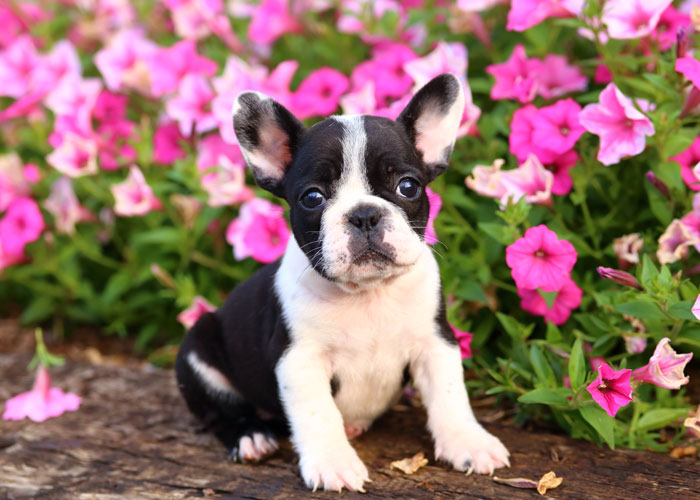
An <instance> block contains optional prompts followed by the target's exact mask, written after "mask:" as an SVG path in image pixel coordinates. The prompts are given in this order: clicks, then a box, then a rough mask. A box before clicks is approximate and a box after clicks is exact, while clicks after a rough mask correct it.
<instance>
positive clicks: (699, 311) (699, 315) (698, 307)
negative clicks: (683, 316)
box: [690, 295, 700, 321]
mask: <svg viewBox="0 0 700 500" xmlns="http://www.w3.org/2000/svg"><path fill="white" fill-rule="evenodd" d="M690 311H691V312H692V313H693V316H695V319H697V320H698V321H700V295H698V297H697V298H696V299H695V303H694V304H693V307H691V308H690Z"/></svg>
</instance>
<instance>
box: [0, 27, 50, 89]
mask: <svg viewBox="0 0 700 500" xmlns="http://www.w3.org/2000/svg"><path fill="white" fill-rule="evenodd" d="M41 62H42V61H41V56H40V55H39V54H38V53H37V51H36V47H35V46H34V42H33V41H32V39H31V37H30V36H29V35H21V36H19V37H17V38H16V39H15V40H14V42H13V43H12V44H11V45H10V46H8V47H7V48H6V49H4V50H0V82H2V85H0V96H9V97H14V98H15V99H17V98H20V97H22V96H24V95H25V94H28V93H29V91H30V90H32V87H33V78H34V75H35V73H36V71H37V69H38V68H39V66H40V65H41Z"/></svg>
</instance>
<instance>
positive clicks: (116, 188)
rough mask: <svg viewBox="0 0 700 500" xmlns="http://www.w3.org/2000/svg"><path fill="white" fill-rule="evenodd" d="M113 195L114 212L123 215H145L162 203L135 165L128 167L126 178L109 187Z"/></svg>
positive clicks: (157, 208)
mask: <svg viewBox="0 0 700 500" xmlns="http://www.w3.org/2000/svg"><path fill="white" fill-rule="evenodd" d="M110 190H111V191H112V195H113V196H114V200H115V202H116V203H115V204H114V213H116V214H117V215H121V216H123V217H132V216H135V215H145V214H147V213H148V212H150V211H151V210H159V209H160V208H162V206H163V205H162V203H161V202H160V200H159V199H158V198H156V197H155V196H154V195H153V190H152V189H151V187H150V186H149V185H148V184H147V183H146V179H145V178H144V176H143V173H142V172H141V169H140V168H139V167H137V166H132V167H131V168H130V169H129V175H128V176H127V178H126V179H125V180H124V181H123V182H120V183H118V184H113V185H112V186H111V187H110Z"/></svg>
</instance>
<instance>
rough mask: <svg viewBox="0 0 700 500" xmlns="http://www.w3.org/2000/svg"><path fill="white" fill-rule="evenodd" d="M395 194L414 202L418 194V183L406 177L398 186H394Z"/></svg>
mask: <svg viewBox="0 0 700 500" xmlns="http://www.w3.org/2000/svg"><path fill="white" fill-rule="evenodd" d="M396 192H397V193H398V195H399V196H401V197H402V198H408V199H409V200H415V199H416V198H418V195H419V194H420V185H419V184H418V181H417V180H415V179H412V178H411V177H406V178H405V179H401V182H399V185H398V186H396Z"/></svg>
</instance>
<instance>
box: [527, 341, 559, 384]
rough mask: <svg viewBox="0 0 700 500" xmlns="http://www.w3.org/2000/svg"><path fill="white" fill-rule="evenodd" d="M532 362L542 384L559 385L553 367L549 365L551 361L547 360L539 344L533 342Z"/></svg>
mask: <svg viewBox="0 0 700 500" xmlns="http://www.w3.org/2000/svg"><path fill="white" fill-rule="evenodd" d="M530 362H531V363H532V367H533V369H534V370H535V375H537V379H538V380H539V381H540V382H541V383H542V384H544V385H546V386H548V387H555V386H556V385H557V380H556V377H555V376H554V372H553V371H552V367H551V366H549V361H547V358H546V356H545V355H544V354H543V353H542V351H541V350H540V348H539V346H538V345H537V344H532V345H531V346H530Z"/></svg>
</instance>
